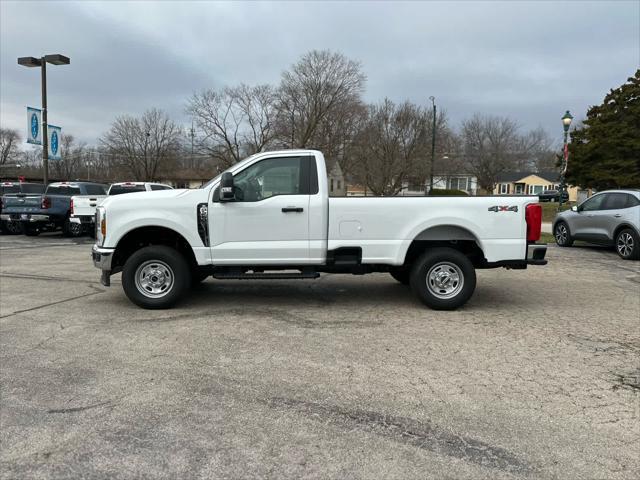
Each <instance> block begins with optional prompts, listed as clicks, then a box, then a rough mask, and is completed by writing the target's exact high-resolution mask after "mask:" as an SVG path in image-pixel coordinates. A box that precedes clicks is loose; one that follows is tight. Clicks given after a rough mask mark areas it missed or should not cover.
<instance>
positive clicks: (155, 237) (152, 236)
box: [111, 225, 197, 273]
mask: <svg viewBox="0 0 640 480" xmlns="http://www.w3.org/2000/svg"><path fill="white" fill-rule="evenodd" d="M152 245H164V246H167V247H171V248H174V249H175V250H177V251H178V252H180V253H181V254H182V255H184V257H185V259H186V260H187V262H188V263H189V265H190V266H191V267H192V268H193V267H195V266H197V261H196V258H195V254H194V252H193V248H192V247H191V245H190V244H189V242H188V241H187V239H186V238H184V236H182V235H181V234H180V233H178V232H176V231H175V230H173V229H171V228H168V227H164V226H160V225H147V226H144V227H137V228H134V229H131V230H129V231H128V232H127V233H125V234H124V235H123V236H122V237H121V238H120V240H118V243H117V244H116V247H115V250H114V252H113V261H112V264H111V271H112V273H116V272H119V271H120V270H122V267H123V266H124V264H125V262H126V261H127V259H128V258H129V257H130V256H131V255H132V254H133V253H134V252H136V251H137V250H139V249H141V248H143V247H148V246H152Z"/></svg>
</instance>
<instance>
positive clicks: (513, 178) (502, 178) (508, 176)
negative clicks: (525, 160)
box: [497, 171, 560, 182]
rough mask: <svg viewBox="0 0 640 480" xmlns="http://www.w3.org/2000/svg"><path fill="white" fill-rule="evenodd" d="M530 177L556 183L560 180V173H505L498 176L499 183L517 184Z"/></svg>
mask: <svg viewBox="0 0 640 480" xmlns="http://www.w3.org/2000/svg"><path fill="white" fill-rule="evenodd" d="M530 175H536V176H538V177H540V178H542V179H544V180H548V181H549V182H556V181H558V180H559V179H560V174H559V173H558V172H552V171H546V172H504V173H501V174H500V175H498V178H497V180H498V182H517V181H518V180H522V179H523V178H525V177H528V176H530Z"/></svg>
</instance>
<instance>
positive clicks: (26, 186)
mask: <svg viewBox="0 0 640 480" xmlns="http://www.w3.org/2000/svg"><path fill="white" fill-rule="evenodd" d="M21 187H22V193H42V192H44V185H40V184H38V183H23V184H22V185H21Z"/></svg>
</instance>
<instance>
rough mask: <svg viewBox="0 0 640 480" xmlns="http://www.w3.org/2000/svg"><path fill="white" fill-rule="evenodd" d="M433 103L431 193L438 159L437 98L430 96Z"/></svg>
mask: <svg viewBox="0 0 640 480" xmlns="http://www.w3.org/2000/svg"><path fill="white" fill-rule="evenodd" d="M429 100H431V103H432V104H433V127H432V130H431V168H430V175H429V195H431V192H432V191H433V168H434V166H435V161H436V98H435V97H434V96H431V97H429Z"/></svg>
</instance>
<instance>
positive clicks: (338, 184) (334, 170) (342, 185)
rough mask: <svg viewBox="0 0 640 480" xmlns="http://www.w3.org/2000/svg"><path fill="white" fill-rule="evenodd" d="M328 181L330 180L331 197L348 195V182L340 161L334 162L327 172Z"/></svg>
mask: <svg viewBox="0 0 640 480" xmlns="http://www.w3.org/2000/svg"><path fill="white" fill-rule="evenodd" d="M327 181H328V182H329V196H330V197H344V196H346V195H347V182H346V181H345V178H344V174H343V173H342V168H340V164H339V163H338V162H333V166H332V167H331V168H330V169H329V172H328V173H327Z"/></svg>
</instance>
